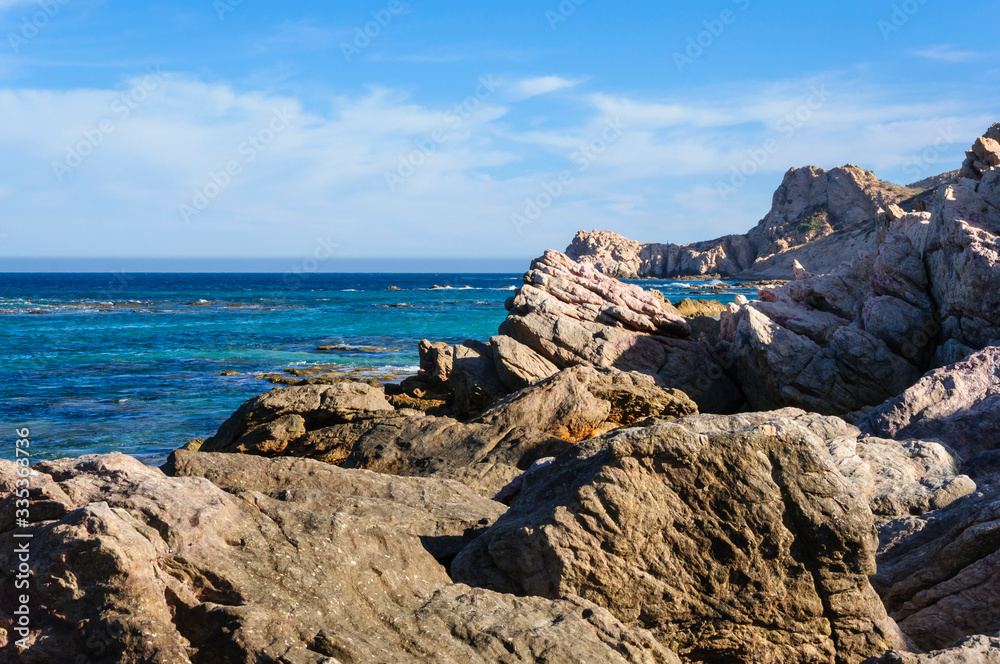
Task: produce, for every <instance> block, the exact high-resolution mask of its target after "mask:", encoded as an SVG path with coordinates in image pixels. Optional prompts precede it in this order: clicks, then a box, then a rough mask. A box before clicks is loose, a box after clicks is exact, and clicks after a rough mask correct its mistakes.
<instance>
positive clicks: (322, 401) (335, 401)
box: [201, 383, 393, 454]
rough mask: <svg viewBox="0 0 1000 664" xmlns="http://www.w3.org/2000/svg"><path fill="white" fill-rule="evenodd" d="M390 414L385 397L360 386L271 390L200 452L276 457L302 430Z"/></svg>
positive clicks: (243, 408) (236, 415)
mask: <svg viewBox="0 0 1000 664" xmlns="http://www.w3.org/2000/svg"><path fill="white" fill-rule="evenodd" d="M390 412H393V407H392V406H391V405H389V402H388V401H386V399H385V394H383V393H382V391H381V390H379V389H377V388H374V387H372V386H370V385H365V384H363V383H341V384H339V385H307V386H302V387H288V388H276V389H274V390H271V391H270V392H268V393H266V394H262V395H260V396H258V397H254V398H253V399H251V400H249V401H247V402H246V403H245V404H243V405H242V406H241V407H240V409H239V410H237V411H236V412H235V413H234V414H233V415H232V417H230V418H229V419H228V420H226V422H225V423H223V425H222V426H221V427H219V431H218V432H217V433H216V434H215V435H214V436H212V437H211V438H209V439H208V440H207V441H205V443H204V444H203V445H202V447H201V450H202V451H203V452H235V451H240V452H246V453H251V454H280V453H281V452H282V451H283V450H284V449H285V448H286V447H287V446H288V445H289V444H290V443H291V442H292V441H293V440H294V439H295V438H294V437H296V436H301V434H302V433H304V431H303V429H310V430H311V429H317V428H319V427H323V426H329V425H332V424H340V423H345V422H352V421H355V420H359V419H365V418H370V417H374V416H377V415H380V414H386V413H390ZM258 429H259V430H258Z"/></svg>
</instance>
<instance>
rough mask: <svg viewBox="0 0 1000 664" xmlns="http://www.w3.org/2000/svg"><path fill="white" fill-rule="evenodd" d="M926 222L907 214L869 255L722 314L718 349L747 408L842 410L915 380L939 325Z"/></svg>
mask: <svg viewBox="0 0 1000 664" xmlns="http://www.w3.org/2000/svg"><path fill="white" fill-rule="evenodd" d="M928 224H929V215H927V214H923V213H921V214H908V215H903V216H902V217H900V218H899V219H896V220H894V221H893V222H892V224H891V225H890V226H889V227H888V228H887V229H886V239H885V241H884V242H883V243H882V244H881V245H880V246H879V249H878V251H876V252H875V253H874V254H868V255H863V256H860V257H858V258H857V260H856V261H855V262H854V263H852V264H850V265H846V266H844V267H842V268H841V269H840V270H839V271H838V272H836V273H834V274H830V275H819V276H815V275H810V274H807V273H806V274H800V278H799V279H798V280H797V281H794V282H792V283H790V284H787V285H785V286H776V287H764V288H761V289H759V294H760V301H759V302H748V303H742V304H738V305H736V304H734V305H730V306H729V309H728V310H727V311H726V312H723V314H722V332H721V339H722V342H721V343H720V350H721V354H723V355H724V356H725V357H726V358H727V360H728V361H727V364H729V365H731V368H732V371H733V373H734V375H735V376H736V378H737V380H738V381H739V382H740V383H741V384H742V385H744V392H745V393H746V395H747V399H748V401H749V402H750V405H751V406H752V407H753V408H755V409H760V410H768V409H773V408H780V407H784V406H797V407H801V408H805V409H806V410H811V411H815V412H820V413H826V414H831V415H847V414H850V413H852V412H855V411H858V410H860V409H863V408H866V407H870V406H875V405H878V404H880V403H882V402H884V401H885V400H886V399H889V398H892V397H894V396H895V395H897V394H899V393H900V392H902V391H903V390H905V389H906V388H907V387H909V386H910V385H912V384H913V383H914V382H915V381H916V380H917V378H919V376H920V374H921V372H922V371H923V369H922V367H923V366H924V365H925V364H927V363H929V361H930V357H931V355H932V351H933V347H932V343H931V338H930V336H929V335H928V331H930V332H932V333H936V331H937V329H938V327H936V324H935V322H934V310H933V305H932V303H931V300H930V299H929V298H928V296H927V294H926V292H925V291H926V284H927V279H926V275H925V274H924V272H923V264H922V262H921V260H920V253H919V249H918V246H919V243H920V242H921V238H922V237H924V236H925V235H926V233H927V226H928Z"/></svg>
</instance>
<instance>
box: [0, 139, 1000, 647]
mask: <svg viewBox="0 0 1000 664" xmlns="http://www.w3.org/2000/svg"><path fill="white" fill-rule="evenodd" d="M997 139H1000V125H996V126H994V127H992V128H991V129H990V130H989V132H987V134H986V135H985V136H984V137H983V138H981V139H980V140H978V141H977V142H976V145H975V146H974V147H973V150H972V151H971V152H970V153H969V157H968V159H967V161H966V163H965V164H964V165H963V167H962V170H961V172H960V173H959V174H957V175H956V174H947V175H946V176H944V177H942V178H939V179H937V180H932V181H929V182H928V183H924V184H925V185H926V187H927V189H926V190H920V188H919V187H911V188H899V187H892V186H889V185H886V184H885V183H880V182H879V181H877V179H875V178H874V176H871V174H867V173H866V172H865V171H862V170H861V169H857V168H856V167H846V168H844V169H835V170H834V171H829V172H820V171H818V170H816V169H801V170H799V171H794V172H792V173H790V174H789V176H787V177H786V181H785V183H784V184H783V185H782V190H779V195H776V197H775V209H774V210H772V212H771V213H770V214H769V216H768V218H766V219H765V222H766V223H764V222H762V225H761V226H759V227H758V229H755V231H753V232H751V234H749V235H748V236H734V237H733V238H730V239H727V240H725V241H724V242H721V243H717V244H715V245H712V243H706V244H705V248H704V250H702V249H697V252H698V253H697V255H696V254H695V253H692V252H695V251H696V250H695V249H692V248H691V247H693V246H694V245H691V247H687V248H678V247H672V248H671V247H667V246H666V245H657V246H658V247H660V248H659V249H657V250H656V251H657V252H659V253H658V254H656V255H655V256H654V254H652V253H648V252H649V250H648V248H643V247H641V246H631V245H629V246H630V247H631V248H630V249H629V252H631V253H622V251H621V250H620V247H619V248H610V247H612V245H611V244H608V245H602V246H606V247H607V251H606V252H605V249H601V251H600V252H597V253H592V254H590V255H589V256H590V257H589V258H587V256H583V255H581V254H580V253H579V252H571V253H570V255H566V254H560V253H558V252H547V253H546V254H545V255H544V256H542V257H540V258H539V259H537V260H536V261H534V263H533V264H532V265H531V268H530V270H529V271H528V272H527V274H526V275H525V278H524V283H523V285H522V287H521V288H520V289H519V290H518V292H517V293H515V294H514V296H513V297H512V298H511V299H510V300H509V301H508V302H507V309H508V316H507V318H506V321H505V322H504V323H503V325H502V326H501V327H500V329H499V331H498V333H497V335H496V336H494V337H492V338H491V339H487V340H482V341H474V340H470V341H466V342H464V343H462V344H458V345H452V344H447V343H434V342H431V341H425V342H423V343H421V345H420V357H421V367H420V373H419V374H418V375H417V376H414V377H411V378H408V379H406V380H404V381H403V382H401V383H399V384H398V385H386V386H381V385H376V384H369V383H366V382H357V381H351V380H350V378H351V377H350V376H347V377H343V376H337V377H336V378H338V379H340V378H347V380H344V381H340V380H336V381H331V382H311V381H309V380H306V381H304V382H302V383H300V384H295V385H291V386H286V387H278V388H276V389H274V390H272V391H270V392H268V393H266V394H263V395H260V396H258V397H255V398H254V399H251V400H250V401H248V402H247V403H245V404H244V405H243V406H241V407H240V408H239V409H238V410H237V411H236V412H235V413H234V414H233V415H232V417H230V418H229V419H228V420H227V421H226V422H223V423H221V425H220V427H219V429H218V431H217V433H216V434H215V435H214V436H212V437H211V438H209V439H208V440H205V441H199V442H197V443H192V444H190V445H188V446H187V447H186V448H184V449H180V450H177V451H175V452H174V453H173V455H172V456H171V457H170V459H169V461H168V463H167V464H166V465H164V466H163V467H162V468H159V469H156V468H149V467H146V466H144V465H142V464H140V463H139V462H137V461H136V460H134V459H131V458H129V457H126V456H124V455H121V454H110V455H104V456H92V457H83V458H78V459H66V460H60V461H52V462H43V463H39V464H36V465H35V466H33V467H32V468H31V469H30V470H28V469H26V468H25V467H23V466H19V465H16V464H13V463H10V462H0V560H2V569H3V571H2V575H3V576H2V577H0V663H6V662H25V663H29V664H34V663H43V662H44V663H49V662H55V663H59V662H72V663H76V662H81V663H86V662H95V663H108V664H110V663H140V662H141V663H163V664H167V663H171V664H172V663H176V662H181V663H183V662H187V663H190V664H203V663H204V664H208V663H212V664H215V663H217V662H218V663H227V662H229V663H234V664H235V663H238V662H274V663H282V664H300V663H301V664H360V663H368V662H377V663H395V662H399V663H403V662H439V663H441V664H453V663H457V662H477V663H478V662H482V663H484V664H485V663H503V664H510V663H514V662H524V663H537V664H542V663H545V664H561V663H564V662H565V663H580V664H584V663H594V662H601V663H604V662H609V663H618V662H620V663H626V662H628V663H635V664H680V663H681V662H690V663H703V664H716V663H727V664H728V663H734V664H772V663H773V664H779V663H781V664H784V663H793V664H795V663H802V664H861V663H862V662H867V663H869V664H889V663H897V662H898V663H904V664H918V663H927V664H972V663H977V664H978V663H982V662H987V663H988V662H1000V599H998V598H1000V435H998V434H1000V345H998V343H997V342H996V341H994V340H997V339H1000V301H998V299H997V298H1000V143H998V142H997ZM803 215H810V216H809V217H808V218H809V219H812V218H814V217H817V218H819V219H820V220H821V222H822V223H821V224H819V223H817V224H813V223H812V222H810V224H809V225H810V229H809V230H808V231H806V230H802V229H803V228H804V226H803V224H802V220H803ZM867 225H870V226H871V229H870V232H869V231H865V232H864V233H863V234H862V235H863V236H864V238H863V241H862V240H859V241H858V242H857V243H856V244H851V243H846V242H841V241H840V240H837V239H836V238H837V237H838V234H843V235H844V236H846V234H849V233H860V232H861V230H862V228H868V226H867ZM813 226H815V227H814V228H813ZM796 229H798V230H796ZM862 235H857V236H856V237H858V238H861V237H862ZM602 237H603V236H602ZM581 238H582V239H581ZM599 239H600V238H596V239H595V236H593V235H591V236H581V237H579V238H578V239H577V241H576V242H574V246H578V245H579V246H580V247H583V246H584V245H587V246H597V240H599ZM824 241H826V242H827V245H823V244H822V243H823V242H824ZM616 242H617V240H616ZM588 243H589V244H588ZM831 243H836V246H837V247H838V249H837V251H836V252H834V253H836V254H837V255H836V258H837V260H838V262H837V263H836V264H833V263H831V262H829V261H832V260H833V257H827V259H825V260H827V261H828V262H822V261H819V260H814V261H810V260H807V258H808V257H809V256H813V255H814V254H811V253H809V252H820V249H817V248H821V247H823V246H833V244H831ZM614 246H615V247H618V245H614ZM622 246H624V245H622ZM712 246H715V247H716V249H717V250H713V249H712V248H711V247H712ZM719 247H722V250H718V248H719ZM806 248H808V251H807V250H806ZM796 251H798V252H799V253H797V254H796V253H794V252H796ZM602 252H603V253H602ZM643 252H647V253H646V254H643ZM820 253H821V252H820ZM820 253H816V254H815V256H819V255H820ZM599 255H600V256H605V255H606V256H607V257H610V258H608V259H607V260H613V262H606V260H605V258H600V257H599ZM642 256H645V257H642ZM657 256H658V258H657ZM791 256H798V257H799V258H798V262H791V263H790V265H789V268H788V269H789V274H788V276H789V277H790V278H792V279H793V281H790V282H789V283H772V284H767V285H762V286H761V287H760V288H759V300H757V301H752V302H751V301H748V300H747V299H746V298H738V299H737V301H736V303H734V304H730V305H725V306H723V305H718V304H715V305H711V304H705V303H704V302H700V301H697V300H689V301H684V302H679V303H677V304H678V306H674V305H673V304H671V303H669V302H666V301H664V299H663V298H662V296H659V297H658V294H656V293H655V292H650V291H646V290H644V289H642V288H640V287H639V286H635V285H630V284H626V283H623V282H621V281H618V280H617V279H616V278H615V277H614V276H613V275H614V274H625V275H626V276H635V275H636V274H639V273H640V272H642V271H645V270H647V269H649V270H653V271H655V273H656V274H665V273H666V272H669V271H671V270H674V269H677V270H678V271H682V272H683V271H689V272H692V273H702V272H701V271H712V272H719V273H723V274H735V273H737V272H741V273H742V272H745V271H747V270H751V271H753V269H756V268H755V267H754V266H758V267H759V268H760V269H759V270H758V271H757V273H758V274H759V273H765V272H767V271H768V270H769V269H770V268H769V267H767V265H772V266H773V265H779V264H781V261H783V260H786V259H789V258H790V257H791ZM595 257H598V258H596V259H595ZM577 258H583V259H584V260H575V259H577ZM779 259H780V260H779ZM769 261H770V262H769ZM623 266H624V267H623ZM677 266H681V267H677ZM807 268H808V270H807ZM608 273H611V274H608ZM651 274H652V273H651ZM295 377H296V378H299V376H295ZM303 378H309V376H303ZM19 482H21V484H19ZM19 501H21V502H19ZM23 501H27V502H28V505H29V507H30V510H29V511H30V519H28V522H27V523H23V522H19V521H18V519H20V518H21V517H20V516H18V513H17V510H18V509H22V508H23V504H24V503H23ZM25 539H29V540H30V542H31V556H32V557H31V565H30V574H28V575H27V578H28V583H27V585H26V586H22V585H19V584H18V576H17V575H16V574H15V573H14V570H17V568H18V560H17V558H16V556H17V554H16V553H15V550H16V547H17V546H18V545H19V544H20V543H21V542H22V541H24V540H25ZM22 593H26V594H27V595H28V596H29V597H30V607H31V614H30V618H29V619H27V620H26V623H27V626H23V625H24V624H25V621H22V620H21V619H20V617H19V615H18V614H17V613H16V610H17V607H18V606H19V600H18V597H19V595H21V594H22ZM19 630H20V631H19Z"/></svg>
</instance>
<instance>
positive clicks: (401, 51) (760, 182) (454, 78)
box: [0, 0, 1000, 269]
mask: <svg viewBox="0 0 1000 664" xmlns="http://www.w3.org/2000/svg"><path fill="white" fill-rule="evenodd" d="M789 7H790V5H789V3H786V2H780V3H779V2H765V1H764V0H713V1H710V2H700V3H690V2H662V1H661V2H638V1H635V2H628V3H611V2H608V1H607V0H582V1H581V0H565V1H564V2H562V3H560V2H559V0H551V1H549V2H546V1H542V0H539V1H535V2H526V1H519V0H512V1H507V2H503V3H500V2H490V3H487V2H471V3H458V2H440V1H438V2H434V1H422V2H421V1H414V2H400V1H397V0H385V1H377V2H338V3H323V2H286V3H273V2H272V3H265V2H263V1H261V0H242V2H240V1H239V0H215V1H213V0H197V1H177V2H171V3H162V2H143V3H126V2H123V1H121V0H105V1H96V0H45V1H44V2H36V1H18V0H13V1H12V0H0V16H2V19H0V21H2V30H0V77H2V79H3V80H2V83H0V112H2V117H3V119H4V122H3V123H2V125H0V144H2V150H3V154H4V157H5V158H4V160H3V163H2V165H0V261H2V260H3V259H5V258H6V259H12V258H13V259H17V258H24V257H79V258H94V257H109V256H111V257H131V258H144V257H181V258H198V257H202V258H205V257H226V258H241V257H242V258H247V257H264V258H276V259H281V260H285V259H288V260H292V261H296V260H305V259H308V257H310V256H314V257H319V258H320V260H321V262H324V263H327V264H329V265H335V264H336V259H356V258H365V257H402V256H407V257H414V258H426V259H432V258H442V259H448V258H456V257H466V258H480V257H481V258H517V259H527V258H530V257H532V256H537V255H539V254H540V253H541V252H542V251H543V250H544V249H546V248H550V247H551V248H557V249H563V248H565V246H566V245H567V244H568V243H569V241H570V240H571V239H572V237H573V235H574V234H575V233H576V231H577V230H580V229H587V230H590V229H595V228H597V229H608V230H614V231H617V232H620V233H622V234H624V235H626V236H628V237H631V238H634V239H637V240H641V241H659V242H691V241H696V240H701V239H708V238H712V237H716V236H719V235H722V234H726V233H737V232H744V231H746V230H747V229H748V228H750V227H751V226H752V225H754V224H755V223H756V222H757V221H758V220H759V219H760V218H761V217H763V215H764V214H765V213H766V212H767V209H768V207H769V206H770V199H771V194H772V193H773V191H774V189H775V187H776V186H777V185H778V184H779V183H780V181H781V177H782V175H783V173H784V172H785V171H786V170H787V169H788V168H789V167H792V166H804V165H808V164H815V165H818V166H822V167H825V168H831V167H834V166H837V165H841V164H845V163H855V164H858V165H860V166H863V167H865V168H869V169H872V170H874V171H875V172H876V174H878V175H879V176H880V177H882V178H884V179H888V180H892V181H895V182H898V183H907V182H912V181H914V180H918V179H921V178H923V177H926V176H929V175H933V174H936V173H938V172H942V171H946V170H951V169H954V168H957V167H958V166H959V165H960V163H961V160H962V155H963V152H964V150H965V149H967V148H968V146H969V145H970V144H971V143H972V141H973V140H974V138H975V137H976V136H977V135H979V134H980V133H982V131H983V130H985V129H986V127H987V126H989V124H991V123H992V122H995V121H998V120H1000V103H998V102H1000V92H998V91H1000V58H998V56H1000V49H997V48H996V47H995V46H994V45H995V39H994V35H993V23H994V21H993V20H992V18H993V17H995V13H996V4H995V1H987V0H969V1H967V2H964V3H960V4H958V5H956V4H955V3H944V2H941V1H940V0H923V1H921V0H907V2H898V1H884V0H866V1H864V2H861V1H860V0H845V1H841V2H838V3H809V4H800V5H798V6H797V7H796V8H795V9H790V8H789ZM366 31H367V34H365V32H366ZM3 35H6V37H5V38H3V37H2V36H3ZM444 264H445V263H444V262H443V263H442V265H444ZM0 269H2V267H0Z"/></svg>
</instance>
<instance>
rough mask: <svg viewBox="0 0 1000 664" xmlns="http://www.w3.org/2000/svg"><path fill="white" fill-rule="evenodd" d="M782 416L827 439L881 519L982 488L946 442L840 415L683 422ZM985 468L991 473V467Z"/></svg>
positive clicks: (727, 423) (732, 425)
mask: <svg viewBox="0 0 1000 664" xmlns="http://www.w3.org/2000/svg"><path fill="white" fill-rule="evenodd" d="M779 419H784V420H788V421H791V422H794V423H795V424H797V425H799V426H801V427H803V428H804V429H806V430H808V431H809V432H810V433H812V434H813V435H815V436H816V437H818V438H819V439H820V440H822V441H823V442H824V443H825V444H826V447H827V449H828V450H829V452H830V455H831V456H832V457H833V463H834V465H835V466H836V467H837V470H839V471H840V473H841V474H842V475H843V476H844V477H845V478H847V480H848V481H850V482H851V484H853V485H854V487H855V488H856V489H857V490H858V491H859V492H860V493H861V495H863V496H864V497H865V498H866V499H867V501H868V505H869V507H870V508H871V510H872V513H873V514H874V515H875V516H876V518H877V519H879V520H883V521H884V520H886V519H893V518H896V517H899V516H912V515H918V514H924V513H925V512H928V511H931V510H935V509H940V508H942V507H945V506H947V505H948V504H950V503H951V502H953V501H955V500H957V499H958V498H961V497H962V496H966V495H968V494H970V493H972V492H973V491H975V490H976V482H975V481H973V479H971V478H970V477H968V476H966V475H962V474H960V472H959V463H958V461H957V459H955V456H954V454H953V453H952V451H951V450H949V449H948V448H946V447H945V446H943V445H940V444H938V443H935V442H926V441H919V440H913V441H903V442H899V441H895V440H882V439H878V438H871V437H866V436H863V435H862V433H861V430H860V429H858V428H857V427H855V426H853V425H851V424H848V423H847V422H845V421H844V420H842V419H840V418H838V417H830V416H823V415H818V414H816V413H806V412H805V411H802V410H800V409H798V408H783V409H781V410H776V411H771V412H754V413H740V414H738V415H730V416H727V417H719V416H717V415H696V416H691V417H685V418H684V419H682V420H681V421H680V423H681V424H682V425H683V426H684V427H685V428H686V429H688V430H690V431H693V432H695V433H725V432H737V431H740V430H742V429H746V428H750V427H759V426H762V425H766V424H768V423H771V422H774V421H776V420H779ZM982 470H983V472H984V473H985V472H988V470H987V469H986V468H985V466H984V468H983V469H982Z"/></svg>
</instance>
